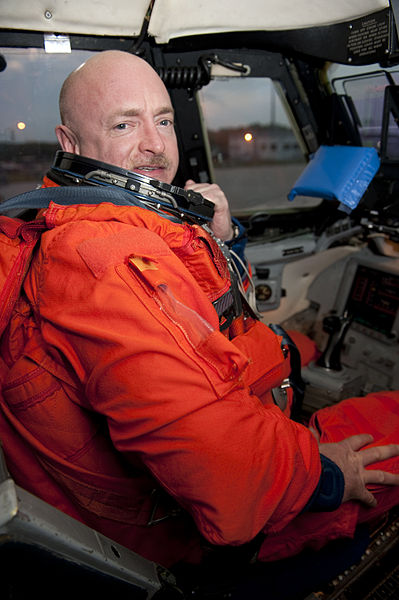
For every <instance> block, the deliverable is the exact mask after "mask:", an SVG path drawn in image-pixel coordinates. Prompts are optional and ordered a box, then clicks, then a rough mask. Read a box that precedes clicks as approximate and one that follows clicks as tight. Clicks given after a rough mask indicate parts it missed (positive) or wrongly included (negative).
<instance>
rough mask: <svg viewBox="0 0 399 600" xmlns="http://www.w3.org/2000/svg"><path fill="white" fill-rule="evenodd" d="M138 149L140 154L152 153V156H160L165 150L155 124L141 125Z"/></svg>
mask: <svg viewBox="0 0 399 600" xmlns="http://www.w3.org/2000/svg"><path fill="white" fill-rule="evenodd" d="M139 147H140V151H141V152H152V153H153V154H162V152H163V151H164V150H165V143H164V140H163V137H162V135H161V132H160V131H159V129H158V127H157V126H156V124H155V123H145V124H144V125H143V128H142V131H141V137H140V146H139Z"/></svg>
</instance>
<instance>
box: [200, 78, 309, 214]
mask: <svg viewBox="0 0 399 600" xmlns="http://www.w3.org/2000/svg"><path fill="white" fill-rule="evenodd" d="M199 100H200V103H201V107H202V112H203V115H204V119H205V124H206V128H207V131H208V137H209V142H210V147H211V154H212V162H213V172H214V178H215V181H216V182H217V183H218V184H219V185H220V186H221V187H222V189H223V190H224V192H225V193H226V195H227V197H228V199H229V202H230V206H231V208H232V212H233V213H234V214H236V215H239V214H251V213H254V212H259V211H268V210H270V209H272V210H273V209H279V210H281V209H289V210H292V209H295V208H298V207H300V206H304V205H306V206H309V205H315V204H318V203H319V202H320V200H319V199H314V198H313V199H308V198H296V199H295V201H294V202H293V203H292V202H289V201H288V199H287V194H288V192H289V191H290V189H291V187H292V185H293V184H294V182H295V181H296V179H297V177H298V176H299V175H300V173H301V172H302V171H303V168H304V167H305V165H306V161H305V158H304V156H303V155H302V152H301V149H300V147H299V144H298V142H297V140H296V138H295V134H294V132H293V130H292V127H291V125H290V122H289V120H288V117H287V115H286V113H285V111H284V108H283V105H282V103H281V101H280V98H279V97H278V95H277V93H276V91H275V88H274V85H273V82H272V81H271V79H268V78H262V79H258V78H257V79H255V78H239V79H237V78H230V79H220V80H213V81H212V82H211V83H210V84H209V85H208V86H205V87H204V88H202V90H201V91H200V92H199Z"/></svg>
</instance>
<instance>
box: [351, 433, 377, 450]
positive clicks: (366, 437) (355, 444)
mask: <svg viewBox="0 0 399 600" xmlns="http://www.w3.org/2000/svg"><path fill="white" fill-rule="evenodd" d="M346 441H347V442H348V444H349V446H350V447H351V449H352V450H354V451H355V452H356V451H357V450H360V448H363V446H366V445H367V444H371V442H373V441H374V438H373V436H372V435H370V434H369V433H358V434H357V435H352V436H351V437H348V438H346Z"/></svg>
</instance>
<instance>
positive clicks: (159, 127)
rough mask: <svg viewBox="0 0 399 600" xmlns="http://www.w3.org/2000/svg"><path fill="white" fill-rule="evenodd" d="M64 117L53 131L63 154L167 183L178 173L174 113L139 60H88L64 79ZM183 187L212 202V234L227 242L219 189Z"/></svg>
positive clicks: (228, 227)
mask: <svg viewBox="0 0 399 600" xmlns="http://www.w3.org/2000/svg"><path fill="white" fill-rule="evenodd" d="M60 114H61V120H62V125H58V127H56V130H55V131H56V135H57V138H58V141H59V143H60V145H61V148H62V149H63V150H65V151H67V152H73V153H76V154H82V155H83V156H87V157H89V158H94V159H96V160H101V161H103V162H107V163H111V164H113V165H117V166H118V167H120V168H122V169H127V170H128V171H135V172H136V173H139V174H141V175H146V176H147V177H149V176H150V177H153V178H154V179H158V180H159V181H164V182H165V183H171V182H172V180H173V178H174V176H175V175H176V171H177V168H178V165H179V154H178V148H177V140H176V134H175V129H174V110H173V107H172V105H171V102H170V98H169V94H168V92H167V90H166V88H165V86H164V84H163V83H162V81H161V80H160V78H159V77H158V75H157V74H156V72H155V71H154V70H153V69H152V67H150V65H148V64H147V63H146V62H145V61H144V60H142V59H141V58H138V57H137V56H134V55H132V54H128V53H125V52H118V51H109V52H104V53H101V54H98V55H96V56H94V57H93V58H91V59H90V60H88V61H87V62H86V63H85V64H83V65H82V66H81V67H80V68H78V69H77V70H76V71H74V72H73V73H72V74H71V75H70V76H69V77H68V78H67V79H66V81H65V83H64V85H63V87H62V89H61V94H60ZM185 187H186V189H192V190H195V191H197V192H199V193H201V194H202V195H203V196H204V197H205V198H207V199H208V200H211V201H212V202H214V204H215V206H216V210H215V214H214V218H213V222H212V226H211V227H212V230H213V232H214V234H215V235H216V236H217V237H218V238H220V239H221V240H229V239H230V238H231V237H232V235H233V229H232V224H231V215H230V210H229V205H228V202H227V199H226V196H225V195H224V193H223V191H222V190H221V189H220V187H219V186H218V185H216V184H211V183H200V184H199V183H194V181H191V180H190V181H188V182H187V183H186V186H185Z"/></svg>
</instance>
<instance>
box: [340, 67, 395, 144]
mask: <svg viewBox="0 0 399 600" xmlns="http://www.w3.org/2000/svg"><path fill="white" fill-rule="evenodd" d="M330 69H331V71H332V73H333V77H332V87H333V89H334V91H335V92H336V93H337V94H340V95H342V96H344V97H345V98H349V99H350V104H351V105H352V106H353V107H354V110H353V111H352V112H353V115H352V116H353V118H354V120H355V121H356V124H357V127H358V131H359V134H360V139H361V143H362V145H363V146H372V147H374V148H376V149H377V150H378V151H380V144H381V133H382V130H381V128H382V118H383V107H384V94H385V88H386V86H387V85H398V84H399V71H398V69H397V67H396V68H391V69H388V70H383V69H381V68H380V67H379V66H378V65H371V66H368V67H363V72H360V73H359V68H357V69H354V68H351V67H350V66H342V65H335V66H331V67H330ZM360 71H362V70H361V69H360ZM393 125H394V127H395V133H396V134H397V126H396V124H393Z"/></svg>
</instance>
